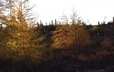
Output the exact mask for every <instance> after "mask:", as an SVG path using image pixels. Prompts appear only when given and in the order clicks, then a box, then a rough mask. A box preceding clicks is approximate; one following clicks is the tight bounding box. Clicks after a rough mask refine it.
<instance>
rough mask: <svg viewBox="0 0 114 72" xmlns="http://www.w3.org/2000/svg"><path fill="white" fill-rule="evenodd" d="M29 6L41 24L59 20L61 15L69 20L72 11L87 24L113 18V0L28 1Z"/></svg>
mask: <svg viewBox="0 0 114 72" xmlns="http://www.w3.org/2000/svg"><path fill="white" fill-rule="evenodd" d="M30 5H35V7H34V9H33V11H34V13H36V15H37V16H38V20H42V21H43V23H46V22H49V21H51V20H54V19H57V20H60V18H61V16H62V15H63V14H65V15H66V16H67V17H68V18H69V19H70V15H71V14H72V10H73V9H75V10H76V12H77V14H78V15H79V17H81V19H83V21H84V22H86V23H89V24H97V23H98V21H99V22H103V21H105V22H108V21H112V17H113V16H114V9H113V7H114V0H30Z"/></svg>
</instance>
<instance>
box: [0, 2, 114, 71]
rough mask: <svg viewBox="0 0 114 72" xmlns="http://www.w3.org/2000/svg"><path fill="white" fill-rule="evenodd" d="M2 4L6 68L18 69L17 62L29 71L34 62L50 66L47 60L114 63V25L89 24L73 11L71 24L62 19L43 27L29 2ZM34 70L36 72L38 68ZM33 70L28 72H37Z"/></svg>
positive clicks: (1, 52)
mask: <svg viewBox="0 0 114 72" xmlns="http://www.w3.org/2000/svg"><path fill="white" fill-rule="evenodd" d="M0 1H1V3H2V2H4V3H5V4H4V5H3V7H4V8H5V10H4V9H1V10H0V24H1V27H0V62H1V64H0V66H1V67H2V65H3V63H4V62H5V63H6V65H7V64H8V63H11V64H15V63H16V65H17V66H18V63H22V64H24V65H26V64H27V68H29V65H31V63H32V64H34V66H35V65H37V64H39V68H40V65H41V67H42V65H43V64H44V65H45V64H49V63H50V62H49V63H47V62H48V61H51V62H52V63H53V62H54V63H56V62H57V63H56V64H58V65H59V63H58V62H60V61H61V60H72V61H74V62H77V61H78V62H80V61H81V62H88V63H91V62H92V63H94V62H97V61H102V62H103V61H104V60H109V61H111V62H112V61H113V59H112V57H113V54H114V41H113V39H114V22H108V23H107V24H105V23H101V24H100V23H98V25H87V24H86V23H84V22H82V21H81V20H80V18H79V17H77V15H76V13H75V12H73V14H72V17H71V22H68V20H67V17H66V16H63V18H62V19H63V20H64V21H63V22H58V21H57V20H56V19H55V21H51V23H50V24H49V25H47V24H46V25H44V24H43V23H42V22H41V21H40V23H35V18H32V17H31V15H30V14H29V12H30V11H31V9H32V8H31V7H29V6H28V5H27V2H28V0H23V2H22V1H20V0H12V1H11V0H5V1H4V0H0ZM15 6H16V7H15ZM22 6H23V7H22ZM6 10H9V15H5V11H6ZM2 25H5V26H2ZM35 25H37V26H35ZM7 62H8V63H7ZM64 62H65V61H63V63H64ZM42 63H43V64H42ZM53 65H54V64H52V66H53ZM63 65H64V64H63ZM3 66H4V65H3ZM14 66H15V65H14ZM34 66H33V67H34ZM30 67H32V65H31V66H30ZM33 67H32V68H33ZM6 68H7V66H6ZM20 68H21V66H20ZM12 69H14V68H13V66H12ZM33 69H35V70H36V71H37V68H36V67H34V68H33ZM33 69H29V70H31V71H33V72H34V71H35V70H33ZM46 69H47V68H46ZM4 70H5V68H3V70H1V71H2V72H4ZM8 70H10V69H8ZM39 70H40V69H39ZM42 70H43V69H42ZM26 71H27V70H26ZM26 71H25V72H26ZM44 71H45V70H44ZM11 72H12V70H11ZM14 72H15V69H14ZM19 72H21V71H19Z"/></svg>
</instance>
